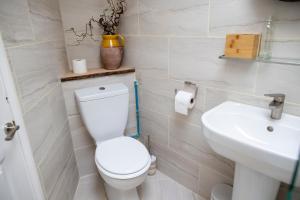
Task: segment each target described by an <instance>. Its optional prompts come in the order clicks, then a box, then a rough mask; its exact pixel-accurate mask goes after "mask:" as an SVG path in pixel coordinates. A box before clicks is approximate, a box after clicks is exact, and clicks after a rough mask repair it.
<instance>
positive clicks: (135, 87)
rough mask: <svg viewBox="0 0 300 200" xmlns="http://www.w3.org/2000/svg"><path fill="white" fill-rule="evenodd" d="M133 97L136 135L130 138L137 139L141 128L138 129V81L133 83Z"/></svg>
mask: <svg viewBox="0 0 300 200" xmlns="http://www.w3.org/2000/svg"><path fill="white" fill-rule="evenodd" d="M134 95H135V117H136V133H135V134H134V135H132V136H131V137H133V138H135V139H139V138H140V136H141V127H140V110H139V90H138V81H137V80H135V81H134Z"/></svg>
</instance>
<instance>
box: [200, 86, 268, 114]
mask: <svg viewBox="0 0 300 200" xmlns="http://www.w3.org/2000/svg"><path fill="white" fill-rule="evenodd" d="M224 101H235V102H239V103H244V104H248V105H255V106H258V107H263V108H267V107H268V104H269V99H268V98H265V97H261V96H254V95H253V94H245V93H237V92H232V91H226V90H219V89H215V88H207V90H206V101H205V102H206V104H205V110H206V111H207V110H210V109H212V108H213V107H215V106H217V105H219V104H221V103H223V102H224Z"/></svg>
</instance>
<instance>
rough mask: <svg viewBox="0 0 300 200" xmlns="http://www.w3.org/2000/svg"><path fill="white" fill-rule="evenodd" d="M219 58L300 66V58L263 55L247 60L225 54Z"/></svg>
mask: <svg viewBox="0 0 300 200" xmlns="http://www.w3.org/2000/svg"><path fill="white" fill-rule="evenodd" d="M219 59H227V60H245V61H255V62H262V63H274V64H284V65H298V66H300V59H288V58H270V59H265V58H262V57H257V58H256V59H254V60H250V59H249V60H247V59H241V58H231V57H226V56H225V55H222V56H219Z"/></svg>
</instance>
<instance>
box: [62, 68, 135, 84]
mask: <svg viewBox="0 0 300 200" xmlns="http://www.w3.org/2000/svg"><path fill="white" fill-rule="evenodd" d="M132 72H135V68H133V67H120V68H119V69H116V70H107V69H104V68H97V69H90V70H88V72H87V73H84V74H75V73H73V72H68V73H66V74H65V75H63V76H62V77H61V82H66V81H74V80H82V79H88V78H96V77H101V76H110V75H115V74H126V73H132Z"/></svg>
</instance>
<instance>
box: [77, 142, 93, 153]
mask: <svg viewBox="0 0 300 200" xmlns="http://www.w3.org/2000/svg"><path fill="white" fill-rule="evenodd" d="M90 147H96V144H89V145H84V146H82V147H78V148H74V151H79V150H83V149H88V148H90Z"/></svg>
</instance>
